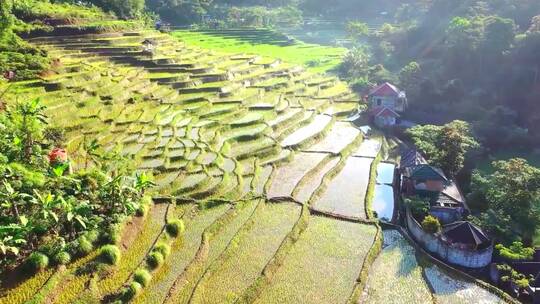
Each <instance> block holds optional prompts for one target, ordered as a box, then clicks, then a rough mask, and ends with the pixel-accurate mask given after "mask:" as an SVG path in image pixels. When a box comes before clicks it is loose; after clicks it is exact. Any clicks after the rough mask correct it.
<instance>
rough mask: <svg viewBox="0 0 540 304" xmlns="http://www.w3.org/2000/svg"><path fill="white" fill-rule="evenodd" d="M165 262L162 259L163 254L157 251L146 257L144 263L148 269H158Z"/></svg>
mask: <svg viewBox="0 0 540 304" xmlns="http://www.w3.org/2000/svg"><path fill="white" fill-rule="evenodd" d="M164 261H165V258H164V257H163V254H162V253H161V252H159V251H153V252H151V253H150V254H149V255H148V258H146V263H147V264H148V266H149V267H150V269H158V268H159V267H160V266H161V265H163V262H164Z"/></svg>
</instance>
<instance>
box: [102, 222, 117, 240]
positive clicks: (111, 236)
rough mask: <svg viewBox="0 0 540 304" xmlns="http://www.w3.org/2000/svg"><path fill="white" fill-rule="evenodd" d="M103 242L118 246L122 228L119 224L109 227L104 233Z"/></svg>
mask: <svg viewBox="0 0 540 304" xmlns="http://www.w3.org/2000/svg"><path fill="white" fill-rule="evenodd" d="M102 238H103V239H102V241H103V242H104V243H106V244H118V242H120V238H121V227H120V225H119V224H115V225H111V226H109V227H108V228H107V229H106V230H105V231H104V233H103V236H102Z"/></svg>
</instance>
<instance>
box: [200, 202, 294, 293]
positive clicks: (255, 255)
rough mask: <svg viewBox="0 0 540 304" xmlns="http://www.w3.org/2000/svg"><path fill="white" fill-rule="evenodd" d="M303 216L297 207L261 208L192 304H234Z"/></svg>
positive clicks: (212, 270)
mask: <svg viewBox="0 0 540 304" xmlns="http://www.w3.org/2000/svg"><path fill="white" fill-rule="evenodd" d="M299 216H300V208H299V206H298V205H295V204H291V203H277V204H261V205H260V207H259V209H258V210H256V212H255V214H254V215H253V218H252V219H250V223H249V224H248V225H246V226H245V227H243V228H242V230H241V231H240V232H239V233H238V235H237V236H236V237H235V239H234V240H233V241H232V243H231V245H230V246H229V247H228V248H227V250H226V251H225V252H224V254H223V255H222V256H221V257H220V259H219V260H218V261H217V263H215V265H212V267H210V268H209V269H208V271H207V273H206V274H205V276H204V278H203V279H202V280H201V281H200V283H199V284H198V286H197V288H196V290H195V293H194V294H193V299H192V303H232V302H234V301H235V300H236V299H237V298H238V296H239V295H240V294H242V292H243V291H245V289H246V288H247V287H249V285H250V284H251V282H253V281H254V280H255V279H256V278H257V277H258V275H259V274H260V273H261V271H262V270H263V268H264V266H265V265H266V264H267V263H268V261H269V260H270V258H272V256H273V255H274V254H275V253H276V251H277V249H278V248H279V245H280V244H281V242H282V241H283V240H284V239H285V237H286V235H287V233H288V232H289V231H290V230H291V229H292V227H293V225H294V224H295V222H296V221H297V220H298V217H299ZM238 269H242V271H238Z"/></svg>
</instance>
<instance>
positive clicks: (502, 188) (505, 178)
mask: <svg viewBox="0 0 540 304" xmlns="http://www.w3.org/2000/svg"><path fill="white" fill-rule="evenodd" d="M493 167H494V169H495V170H494V172H493V173H491V174H481V173H479V172H475V173H473V177H472V188H471V189H472V192H471V194H470V195H469V197H468V202H469V204H470V205H471V208H474V210H475V211H477V212H479V215H478V216H477V217H475V219H474V220H475V221H476V223H478V224H479V225H481V226H482V227H484V228H485V229H486V230H487V231H488V232H489V233H490V234H491V235H493V236H495V237H496V239H497V240H498V241H499V242H502V243H505V244H510V243H512V242H514V241H516V240H522V241H523V243H524V244H526V245H531V244H533V241H534V240H535V237H536V236H537V231H538V229H540V208H539V206H540V169H539V168H535V167H533V166H531V165H530V164H528V163H527V161H526V160H523V159H511V160H508V161H496V162H494V163H493Z"/></svg>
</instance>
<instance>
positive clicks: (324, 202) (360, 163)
mask: <svg viewBox="0 0 540 304" xmlns="http://www.w3.org/2000/svg"><path fill="white" fill-rule="evenodd" d="M372 161H373V160H372V159H371V158H359V157H351V158H349V159H348V160H347V161H346V163H345V167H344V168H343V169H342V170H341V172H339V173H338V175H337V176H336V177H335V178H334V179H333V180H332V181H330V183H329V184H328V185H327V190H326V191H325V192H324V194H323V195H322V196H321V198H320V199H319V200H317V201H316V202H315V205H314V207H315V208H316V209H319V210H321V211H326V212H331V213H335V214H338V215H343V216H353V217H359V218H365V217H366V215H365V197H366V191H367V185H368V183H369V171H370V170H369V169H370V166H371V162H372Z"/></svg>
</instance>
